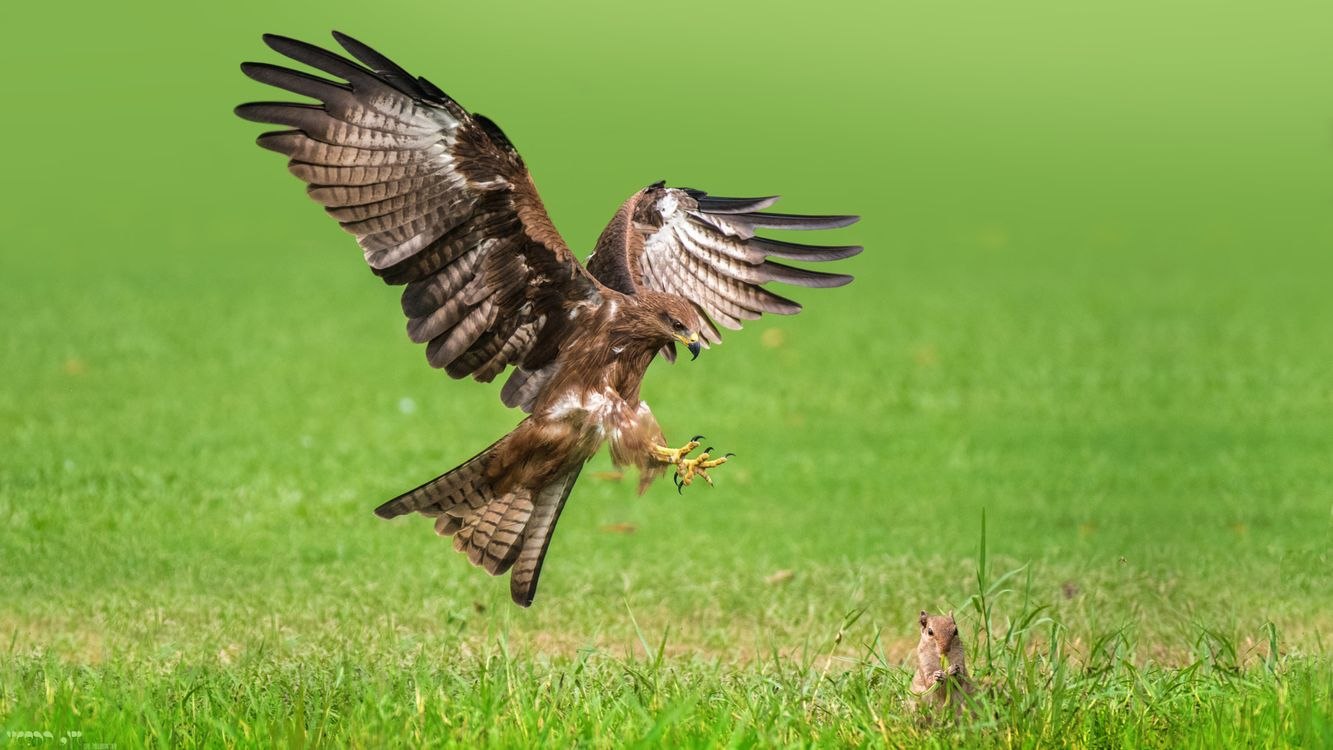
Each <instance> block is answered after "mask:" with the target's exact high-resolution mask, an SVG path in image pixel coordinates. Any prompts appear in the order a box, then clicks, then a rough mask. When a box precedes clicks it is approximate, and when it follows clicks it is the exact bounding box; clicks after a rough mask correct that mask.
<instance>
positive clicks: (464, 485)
mask: <svg viewBox="0 0 1333 750" xmlns="http://www.w3.org/2000/svg"><path fill="white" fill-rule="evenodd" d="M496 445H499V442H498V441H497V442H495V443H492V444H491V446H490V447H489V448H487V449H486V450H484V451H482V452H481V453H478V454H477V455H475V456H473V457H472V458H469V459H468V460H467V461H465V462H464V463H462V464H461V465H459V466H456V467H454V468H453V469H450V470H449V471H447V472H445V473H444V474H441V475H440V476H438V477H435V478H434V479H432V480H430V481H429V482H426V483H425V484H423V485H421V486H420V487H417V488H416V489H413V490H410V491H408V492H404V493H403V494H401V495H399V496H398V497H395V498H394V499H392V500H390V501H388V502H386V503H384V504H383V505H381V506H380V507H378V508H376V509H375V515H377V516H379V517H380V518H396V517H398V516H402V515H406V514H408V513H412V512H420V513H424V514H425V515H428V516H441V515H444V514H446V513H449V514H452V515H457V510H458V509H459V507H460V506H464V507H466V508H468V509H471V510H475V509H477V508H480V507H482V505H484V504H485V502H486V500H487V499H488V498H487V497H486V496H487V495H488V494H489V490H488V488H487V486H486V479H485V470H486V459H487V457H488V456H489V454H490V452H491V450H493V449H494V448H495V446H496ZM436 530H439V526H438V524H437V526H436ZM441 533H445V532H441ZM448 533H452V532H448Z"/></svg>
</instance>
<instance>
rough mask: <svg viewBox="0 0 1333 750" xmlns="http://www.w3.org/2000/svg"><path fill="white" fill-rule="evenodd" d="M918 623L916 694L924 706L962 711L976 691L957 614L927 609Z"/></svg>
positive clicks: (913, 683) (913, 686) (914, 679)
mask: <svg viewBox="0 0 1333 750" xmlns="http://www.w3.org/2000/svg"><path fill="white" fill-rule="evenodd" d="M918 622H919V623H920V625H921V641H920V642H919V643H918V644H917V647H916V676H915V677H913V678H912V692H913V693H914V694H916V695H917V696H918V699H919V702H920V704H921V705H923V706H932V707H934V708H941V707H943V706H944V705H945V704H946V703H948V704H952V705H953V706H954V708H955V710H957V711H960V712H961V710H962V707H963V700H964V697H965V696H966V695H968V694H970V693H971V692H972V678H971V677H970V676H969V675H968V674H967V657H966V655H965V654H964V653H963V639H962V638H959V637H958V623H957V622H955V621H954V619H953V612H950V613H949V614H947V615H932V614H930V613H928V612H926V610H924V609H923V610H921V616H920V617H919V618H918ZM946 661H947V662H948V666H947V667H946V666H945V664H944V662H946Z"/></svg>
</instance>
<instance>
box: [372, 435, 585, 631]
mask: <svg viewBox="0 0 1333 750" xmlns="http://www.w3.org/2000/svg"><path fill="white" fill-rule="evenodd" d="M498 445H499V443H498V442H497V443H496V444H494V445H492V446H491V447H489V448H487V449H486V450H484V451H482V452H481V453H478V454H477V455H476V456H473V457H472V458H471V459H469V460H468V461H467V462H465V463H463V464H462V465H460V466H458V467H457V468H454V469H452V470H450V471H449V472H447V473H445V474H442V475H440V476H438V477H436V478H434V479H432V480H431V481H429V482H426V483H425V484H423V485H421V486H420V487H417V488H416V489H414V490H411V491H410V492H405V493H403V494H402V495H399V496H398V497H396V498H394V499H392V500H390V501H388V502H387V503H384V504H383V505H381V506H380V507H378V508H376V509H375V514H376V515H378V516H379V517H381V518H394V517H396V516H401V515H404V514H407V513H413V512H416V513H421V514H422V515H426V516H431V517H433V518H435V531H436V533H438V534H440V535H441V536H452V537H453V538H454V549H456V550H458V551H459V552H462V553H463V554H465V555H467V558H468V560H469V561H470V562H471V563H472V564H473V565H476V566H478V567H480V568H482V569H483V570H485V571H486V572H487V573H490V574H491V575H503V574H504V573H506V572H510V571H511V569H512V575H511V577H510V587H509V592H510V596H511V597H512V598H513V600H514V602H515V603H516V604H518V605H519V606H521V607H527V606H530V605H531V604H532V600H533V598H534V597H535V596H536V594H537V579H538V578H539V577H540V576H541V569H542V561H543V560H544V559H545V557H546V548H547V547H548V546H550V543H551V534H552V532H553V531H554V530H555V524H556V521H557V520H559V518H560V511H561V510H562V509H563V508H564V507H565V501H566V500H567V499H568V498H569V493H570V490H571V489H573V487H574V482H575V480H577V479H578V476H579V471H580V470H581V469H582V465H576V466H574V467H573V468H572V469H569V470H567V471H565V472H564V473H563V474H560V475H558V476H556V477H555V478H554V479H552V480H549V481H548V482H547V483H546V484H545V486H542V487H538V488H536V489H535V490H534V489H532V488H529V487H513V488H510V489H508V490H507V491H505V492H503V493H502V492H499V491H497V490H495V488H494V487H492V485H491V482H490V480H489V479H488V478H487V467H488V465H489V463H490V461H491V460H492V459H491V457H492V455H493V452H494V451H495V449H496V446H498Z"/></svg>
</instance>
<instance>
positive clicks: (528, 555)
mask: <svg viewBox="0 0 1333 750" xmlns="http://www.w3.org/2000/svg"><path fill="white" fill-rule="evenodd" d="M582 469H583V467H582V466H577V467H575V468H574V469H573V470H572V471H570V472H569V473H568V474H566V475H565V476H563V477H561V478H560V479H558V480H556V481H555V482H553V483H551V484H549V485H547V486H546V487H544V488H542V491H541V493H540V494H539V495H538V496H537V503H536V507H535V508H534V509H533V511H532V515H531V517H530V518H529V519H528V524H527V527H526V528H525V529H524V530H523V540H522V545H521V546H520V548H519V552H518V557H517V558H516V559H515V560H514V567H513V572H511V573H510V574H509V596H510V598H512V599H513V600H514V603H515V604H517V605H519V606H520V607H527V606H530V605H531V604H532V600H533V598H534V597H536V596H537V579H538V578H539V577H541V574H542V562H543V561H544V560H545V559H546V548H547V547H549V546H550V545H551V533H552V532H553V531H555V522H556V521H558V520H560V511H562V510H564V508H565V501H566V500H568V499H569V492H570V490H572V489H574V482H575V481H577V480H578V478H579V472H580V471H581V470H582Z"/></svg>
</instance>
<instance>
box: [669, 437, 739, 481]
mask: <svg viewBox="0 0 1333 750" xmlns="http://www.w3.org/2000/svg"><path fill="white" fill-rule="evenodd" d="M698 445H699V444H698V442H697V441H694V440H691V441H690V443H689V445H688V446H687V447H688V448H689V450H684V449H682V450H683V452H682V453H681V454H679V456H676V455H675V454H674V453H673V454H671V457H672V458H675V460H667V463H671V464H674V465H675V466H676V477H675V479H676V490H677V491H678V492H680V491H684V489H685V488H686V487H689V486H690V485H691V484H692V483H693V482H694V479H695V477H699V478H702V479H703V480H704V481H705V482H707V483H708V486H709V487H712V486H713V478H712V477H711V476H709V475H708V470H709V469H712V468H714V467H717V466H721V465H722V464H724V463H726V462H727V461H728V460H730V459H731V455H732V454H730V453H728V454H727V455H725V456H723V457H721V458H711V455H712V454H711V451H712V450H713V449H712V448H706V449H705V450H704V452H703V453H700V454H699V455H698V456H697V457H695V458H685V457H684V456H685V454H686V453H689V451H692V450H694V449H695V448H697V447H698ZM662 455H663V456H664V457H666V456H667V455H668V454H666V453H663V454H662Z"/></svg>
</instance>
